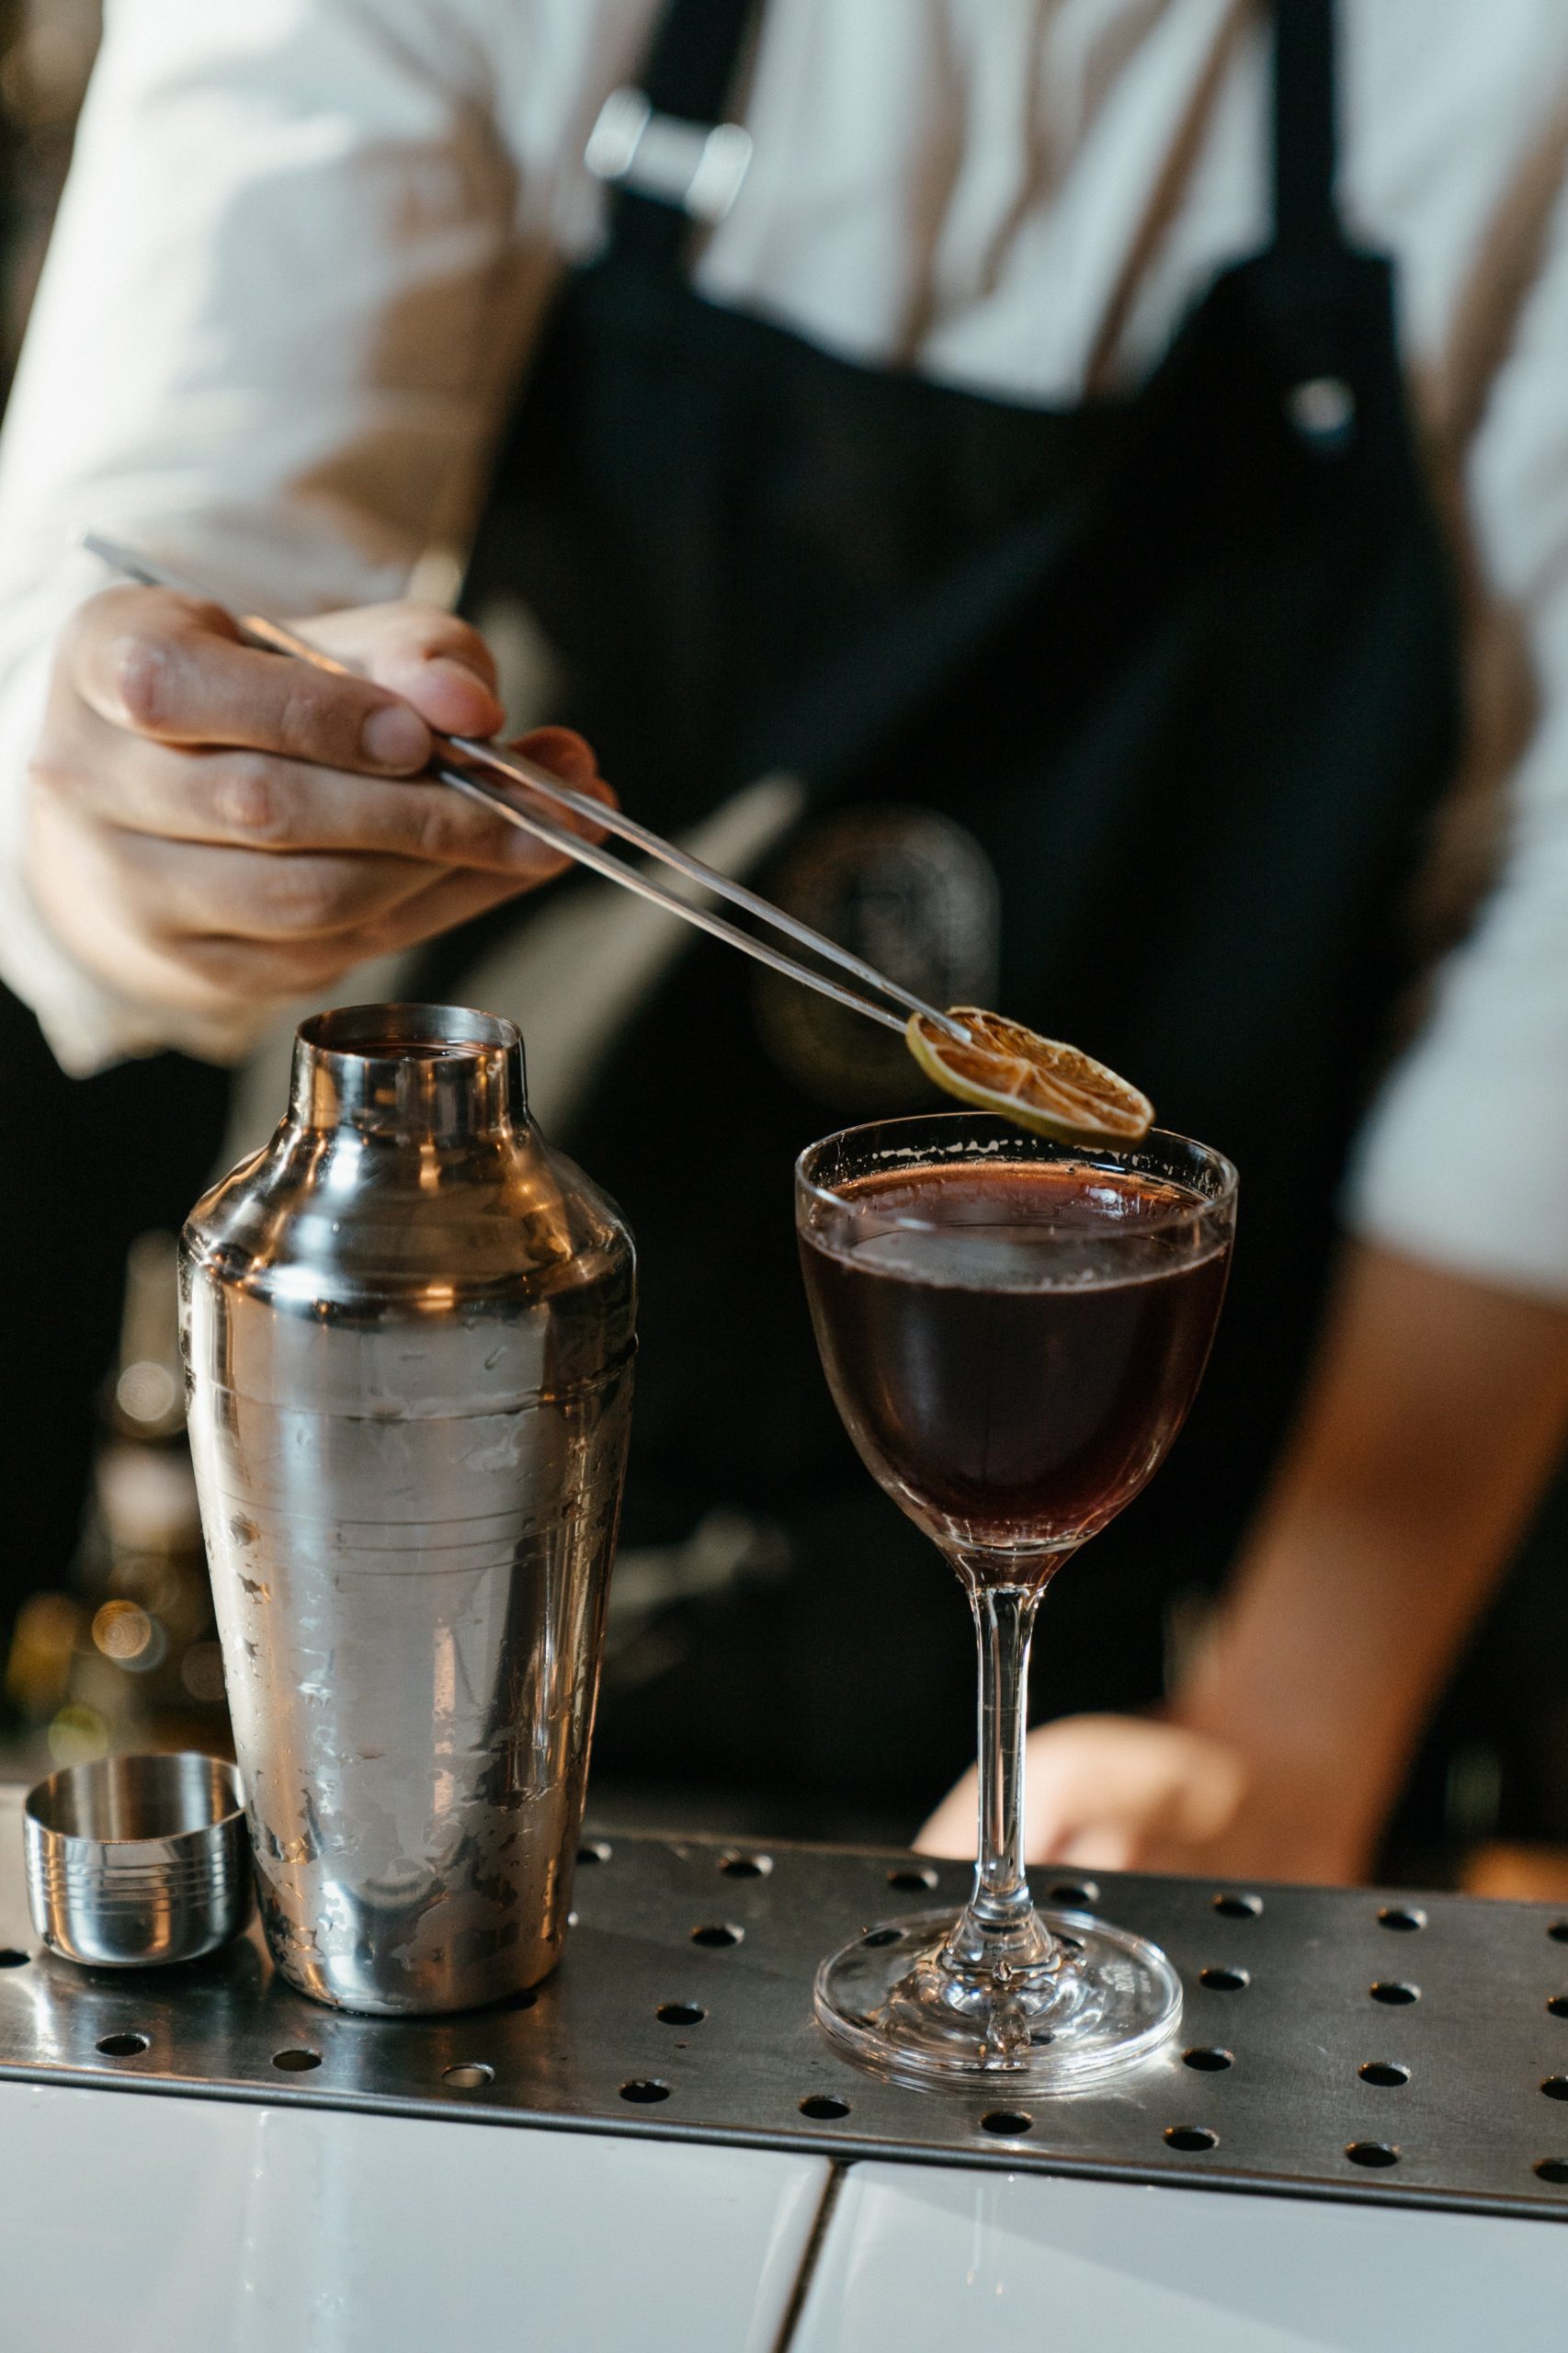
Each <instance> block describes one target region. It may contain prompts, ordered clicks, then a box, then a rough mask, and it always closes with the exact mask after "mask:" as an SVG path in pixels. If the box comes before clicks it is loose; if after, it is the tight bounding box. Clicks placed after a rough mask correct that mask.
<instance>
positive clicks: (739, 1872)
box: [719, 1852, 773, 1879]
mask: <svg viewBox="0 0 1568 2353" xmlns="http://www.w3.org/2000/svg"><path fill="white" fill-rule="evenodd" d="M719 1869H720V1870H722V1872H723V1874H724V1877H725V1878H726V1879H766V1878H767V1874H768V1872H769V1871H770V1870H772V1869H773V1858H772V1856H771V1855H745V1854H741V1853H739V1852H737V1853H735V1854H733V1855H721V1856H720V1858H719Z"/></svg>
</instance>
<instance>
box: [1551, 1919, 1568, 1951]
mask: <svg viewBox="0 0 1568 2353" xmlns="http://www.w3.org/2000/svg"><path fill="white" fill-rule="evenodd" d="M1546 1933H1547V1935H1548V1936H1549V1937H1550V1938H1551V1939H1552V1941H1553V1943H1554V1944H1560V1945H1568V1920H1553V1921H1551V1923H1550V1925H1549V1926H1548V1928H1547V1931H1546Z"/></svg>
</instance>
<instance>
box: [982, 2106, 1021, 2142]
mask: <svg viewBox="0 0 1568 2353" xmlns="http://www.w3.org/2000/svg"><path fill="white" fill-rule="evenodd" d="M980 2129H981V2131H983V2132H994V2133H995V2135H996V2137H997V2139H998V2140H999V2141H1018V2140H1021V2139H1022V2138H1023V2135H1024V2134H1025V2133H1026V2132H1032V2131H1034V2118H1033V2117H1032V2116H1031V2115H1030V2114H1029V2112H1028V2109H1027V2108H988V2109H986V2111H985V2113H984V2115H983V2117H982V2118H981V2120H980Z"/></svg>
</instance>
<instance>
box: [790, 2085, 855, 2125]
mask: <svg viewBox="0 0 1568 2353" xmlns="http://www.w3.org/2000/svg"><path fill="white" fill-rule="evenodd" d="M795 2105H796V2107H797V2108H798V2109H800V2111H801V2115H802V2116H809V2117H810V2118H811V2120H812V2123H813V2124H833V2123H836V2121H837V2120H838V2119H839V2117H841V2116H847V2115H848V2113H849V2102H848V2101H847V2100H846V2099H835V2097H834V2095H833V2094H832V2092H812V2093H809V2094H808V2096H807V2097H805V2098H804V2099H801V2100H797V2101H796V2103H795Z"/></svg>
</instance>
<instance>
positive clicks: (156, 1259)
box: [6, 1233, 228, 1764]
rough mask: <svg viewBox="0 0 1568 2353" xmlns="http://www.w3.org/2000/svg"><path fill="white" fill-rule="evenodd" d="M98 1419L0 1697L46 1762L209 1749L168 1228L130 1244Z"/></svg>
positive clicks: (218, 1704) (203, 1590)
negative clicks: (74, 1524) (79, 1511)
mask: <svg viewBox="0 0 1568 2353" xmlns="http://www.w3.org/2000/svg"><path fill="white" fill-rule="evenodd" d="M101 1423H102V1427H101V1433H100V1436H99V1439H98V1443H97V1449H96V1452H95V1455H94V1460H93V1469H92V1481H91V1486H90V1489H89V1494H88V1500H87V1506H86V1512H85V1518H84V1523H83V1529H82V1540H81V1544H80V1546H79V1548H78V1551H77V1554H76V1558H75V1560H74V1563H73V1565H72V1572H71V1577H70V1584H69V1586H68V1588H67V1589H65V1590H62V1591H44V1592H41V1593H35V1594H34V1595H33V1596H32V1597H30V1599H28V1601H27V1602H26V1603H24V1605H23V1607H22V1608H21V1610H20V1612H19V1613H18V1616H17V1625H16V1631H15V1634H14V1636H13V1640H12V1644H11V1652H10V1657H9V1660H8V1662H7V1665H6V1695H7V1697H8V1699H10V1700H11V1702H12V1705H13V1706H14V1707H15V1708H16V1709H17V1711H18V1713H19V1714H20V1716H21V1717H22V1719H23V1722H24V1723H25V1725H26V1726H27V1727H28V1730H29V1731H30V1732H31V1733H33V1734H34V1735H35V1736H39V1735H41V1737H42V1739H43V1741H44V1743H45V1744H46V1745H47V1747H48V1751H49V1754H50V1756H51V1758H52V1759H53V1761H54V1762H55V1763H56V1764H70V1763H74V1762H75V1761H76V1760H77V1759H78V1758H80V1757H83V1756H102V1755H104V1754H105V1753H106V1752H107V1751H108V1750H110V1749H124V1748H137V1747H154V1748H163V1747H189V1748H200V1749H205V1750H207V1751H208V1752H212V1751H214V1750H218V1749H225V1748H226V1747H227V1745H228V1722H227V1715H226V1712H225V1709H224V1703H223V1668H222V1656H221V1654H220V1652H219V1648H218V1642H217V1636H216V1632H215V1631H214V1626H213V1619H212V1601H211V1592H210V1586H209V1583H208V1576H207V1560H206V1555H205V1553H204V1552H203V1550H202V1543H201V1523H200V1518H199V1512H198V1509H197V1501H196V1482H195V1479H194V1477H193V1475H192V1472H191V1466H190V1449H189V1446H188V1444H187V1438H186V1428H185V1390H184V1378H183V1374H182V1372H181V1369H180V1356H179V1324H178V1294H177V1290H176V1242H175V1236H174V1235H173V1234H172V1233H143V1234H141V1235H139V1236H138V1238H137V1239H136V1241H135V1242H134V1243H132V1245H131V1251H130V1254H129V1256H128V1258H127V1261H126V1271H125V1306H124V1313H123V1318H122V1323H121V1329H120V1342H119V1355H118V1358H117V1359H116V1362H115V1364H114V1367H113V1369H112V1370H111V1372H110V1374H109V1377H108V1382H107V1383H106V1386H105V1391H104V1394H103V1400H102V1406H101Z"/></svg>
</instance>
